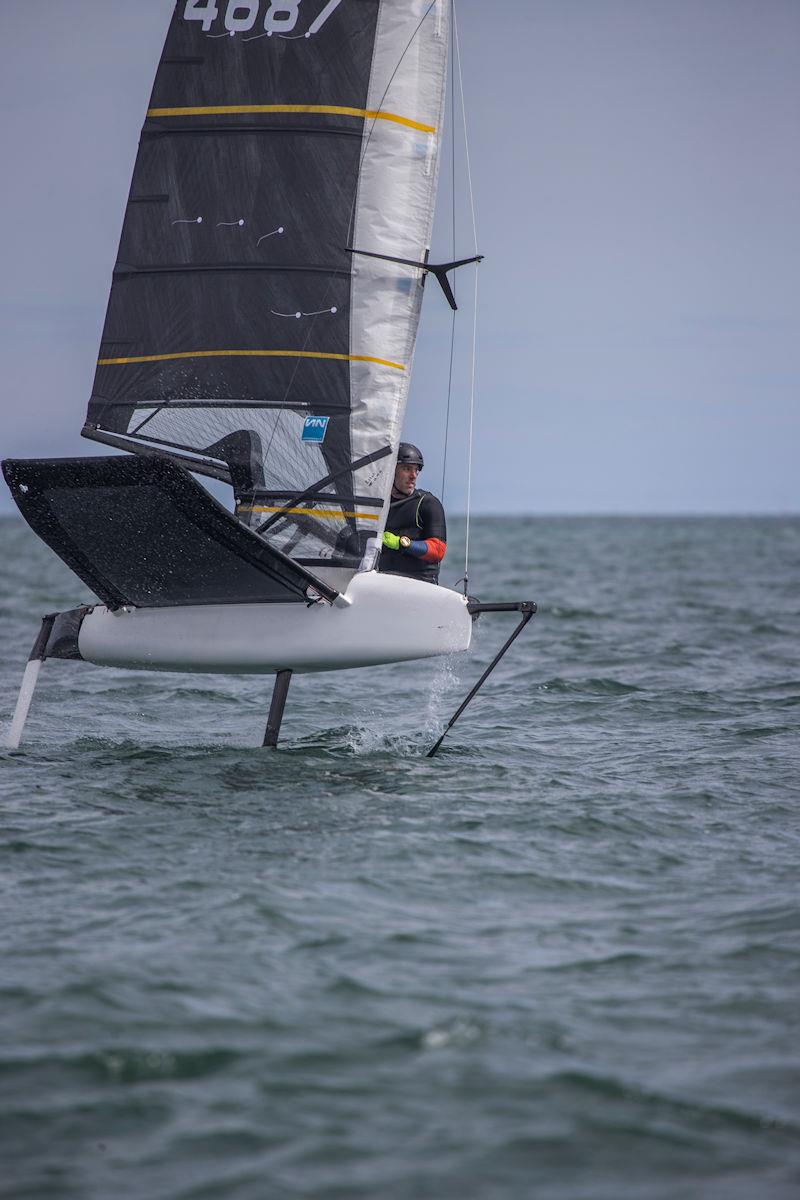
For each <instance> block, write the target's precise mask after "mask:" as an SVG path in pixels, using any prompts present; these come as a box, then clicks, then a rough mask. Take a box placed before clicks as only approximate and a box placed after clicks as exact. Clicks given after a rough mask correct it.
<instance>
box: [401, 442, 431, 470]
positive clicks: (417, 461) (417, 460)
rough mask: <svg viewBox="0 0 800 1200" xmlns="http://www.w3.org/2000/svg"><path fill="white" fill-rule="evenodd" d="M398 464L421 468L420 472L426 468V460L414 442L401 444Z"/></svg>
mask: <svg viewBox="0 0 800 1200" xmlns="http://www.w3.org/2000/svg"><path fill="white" fill-rule="evenodd" d="M397 462H398V465H399V464H401V463H402V464H403V465H404V466H409V467H419V469H420V471H421V470H422V468H423V467H424V466H425V459H424V458H423V457H422V451H421V450H419V449H418V448H417V447H416V446H415V445H414V444H413V442H401V443H400V449H399V450H398V451H397Z"/></svg>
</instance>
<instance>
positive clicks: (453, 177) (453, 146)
mask: <svg viewBox="0 0 800 1200" xmlns="http://www.w3.org/2000/svg"><path fill="white" fill-rule="evenodd" d="M454 4H455V0H451V6H450V7H451V9H452V7H453V5H454ZM454 30H455V25H454V22H453V21H452V20H451V22H450V62H451V67H450V201H451V208H452V213H451V223H452V233H453V254H452V261H453V262H455V259H456V80H455V47H454V42H453V38H454ZM452 289H453V299H455V295H456V279H455V274H454V275H453V283H452ZM455 344H456V310H455V309H453V311H452V312H451V314H450V367H449V369H448V372H447V411H446V412H445V418H444V452H443V454H442V504H444V502H445V481H446V478H447V447H448V441H449V437H450V403H451V400H452V396H453V354H454V351H455Z"/></svg>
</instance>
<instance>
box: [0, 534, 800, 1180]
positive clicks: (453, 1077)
mask: <svg viewBox="0 0 800 1200" xmlns="http://www.w3.org/2000/svg"><path fill="white" fill-rule="evenodd" d="M455 540H457V539H454V541H455ZM0 553H2V562H3V572H2V583H1V584H0V588H1V589H2V591H1V593H0V603H1V608H0V638H1V639H2V688H3V704H2V717H3V719H4V720H7V719H8V717H9V716H10V713H11V710H12V707H13V701H14V698H15V695H16V689H17V687H18V685H19V680H20V678H21V675H22V669H23V666H24V662H25V658H26V657H27V652H28V650H29V648H30V645H31V643H32V641H33V638H34V635H35V632H36V629H37V623H38V616H39V615H40V614H42V613H44V612H46V611H49V610H52V609H54V608H58V607H67V606H72V605H73V604H75V603H76V602H79V601H81V600H82V599H83V598H84V597H85V595H86V593H85V589H84V588H83V586H82V585H81V584H78V583H76V582H75V581H74V580H73V578H72V576H71V575H70V573H69V572H68V571H67V570H66V568H64V567H62V566H61V564H59V562H58V561H57V560H56V559H55V558H54V557H53V556H52V555H51V554H50V552H49V551H48V550H47V549H46V548H45V547H43V546H41V545H40V544H39V543H38V542H37V541H36V540H35V538H34V537H33V535H31V534H29V533H28V532H27V530H26V529H25V528H24V527H23V526H22V525H21V524H19V523H17V522H16V521H14V520H6V521H4V522H0ZM456 553H457V552H456ZM472 561H473V572H472V576H473V580H472V582H473V587H472V590H473V591H474V592H475V593H476V594H478V595H481V596H482V597H483V598H484V599H506V598H526V597H528V596H532V597H533V598H535V599H537V600H538V601H539V604H540V613H539V615H538V616H537V617H536V618H535V620H534V622H533V623H532V624H531V626H529V628H528V630H526V632H525V633H524V634H523V635H522V636H521V637H520V639H519V640H518V642H517V643H516V644H515V646H514V647H513V649H512V650H511V652H510V653H509V655H508V657H507V658H506V659H505V660H504V663H503V665H502V667H501V668H500V669H498V671H497V673H496V674H495V676H493V678H492V681H491V683H490V684H489V685H487V688H486V689H485V691H484V692H483V693H481V695H480V696H479V697H478V699H477V700H476V701H475V702H474V704H473V706H472V707H471V708H470V709H468V710H467V713H466V714H465V715H464V717H463V718H462V719H461V722H460V723H459V724H458V725H457V726H456V728H455V729H454V730H453V732H452V733H451V735H450V737H449V739H448V741H446V742H445V745H444V747H443V749H442V751H441V752H440V757H439V758H437V759H435V760H432V761H427V760H426V759H425V758H424V757H422V752H423V750H424V749H425V748H426V747H427V745H429V744H430V741H431V740H432V739H433V738H435V736H436V734H437V733H438V731H439V729H440V728H441V725H442V722H443V721H444V720H445V719H446V717H447V716H449V715H450V713H451V712H452V711H453V709H454V708H455V707H456V706H457V704H458V702H459V701H460V699H461V697H462V696H463V695H464V694H465V693H466V691H467V690H468V688H469V686H470V685H471V683H472V681H473V680H474V679H475V678H476V677H477V674H478V673H479V671H480V669H481V665H482V664H484V663H486V662H488V660H489V658H490V657H491V655H492V653H493V652H494V649H495V647H497V646H498V645H499V644H500V642H501V641H502V640H503V637H504V636H505V635H506V633H507V632H508V631H510V628H511V622H512V620H513V618H510V617H504V616H497V617H485V618H482V620H481V622H480V623H479V626H478V630H477V646H476V651H475V652H474V653H473V654H471V656H470V657H469V658H467V659H464V660H461V659H456V660H453V661H451V662H445V663H427V664H423V665H404V666H401V667H392V668H381V669H378V670H373V671H371V672H346V673H341V674H337V675H331V676H327V677H316V678H315V677H304V678H303V677H300V678H295V680H294V681H293V683H292V689H291V692H290V697H289V706H288V708H287V716H286V719H285V722H284V729H283V741H282V745H281V748H280V749H279V750H278V751H277V752H270V751H262V750H261V749H259V748H257V747H258V744H259V743H260V740H261V736H262V733H263V726H264V721H265V717H266V710H267V706H268V698H269V689H270V681H268V680H264V679H254V678H234V679H226V678H221V677H210V676H194V677H192V676H178V675H175V676H171V675H162V676H158V675H146V674H137V673H133V672H112V671H108V670H102V669H97V668H93V667H90V666H88V665H86V664H72V663H63V662H48V663H46V664H45V667H44V670H43V672H42V675H41V679H40V683H39V689H38V691H37V694H36V697H35V699H34V705H33V709H32V712H31V716H30V719H29V723H28V727H27V730H26V740H25V741H24V743H23V746H22V749H21V750H20V751H19V752H17V753H14V754H8V753H5V754H3V755H2V756H0V784H1V785H2V789H3V793H2V795H3V800H2V809H0V812H2V820H3V825H4V832H3V836H2V843H1V844H0V853H1V854H2V881H3V893H4V894H3V901H2V906H3V921H2V935H1V936H2V974H1V976H0V1005H1V1006H2V1020H3V1030H4V1036H3V1041H2V1049H0V1100H1V1101H2V1108H3V1113H4V1115H3V1120H2V1126H1V1127H0V1130H1V1131H0V1138H1V1139H2V1143H3V1154H2V1158H3V1161H4V1167H3V1171H2V1181H0V1194H2V1195H3V1196H9V1197H14V1198H15V1200H16V1198H18V1197H26V1198H34V1197H35V1198H38V1197H48V1198H49V1197H58V1198H59V1200H60V1198H62V1197H63V1198H65V1200H66V1198H70V1200H71V1198H72V1197H75V1198H76V1200H77V1198H80V1200H107V1198H108V1197H112V1196H113V1197H114V1198H115V1200H127V1198H135V1200H140V1198H142V1200H144V1198H147V1200H178V1198H180V1200H189V1198H192V1200H201V1198H208V1200H218V1198H222V1200H264V1198H268V1200H272V1198H281V1200H282V1198H283V1197H314V1198H315V1200H316V1198H324V1200H329V1198H330V1200H333V1198H341V1200H345V1198H346V1200H350V1198H359V1197H370V1198H372V1197H380V1198H381V1200H383V1198H387V1200H417V1198H431V1200H434V1198H435V1200H449V1198H451V1197H452V1198H456V1197H458V1198H462V1197H469V1198H476V1200H519V1198H523V1197H525V1198H527V1197H535V1198H536V1200H582V1198H587V1200H620V1198H622V1197H631V1198H636V1200H680V1198H682V1197H703V1200H706V1198H709V1200H739V1198H741V1200H752V1198H754V1197H757V1198H759V1200H763V1198H777V1197H781V1198H783V1197H792V1198H794V1197H795V1196H797V1195H798V1194H799V1193H800V1082H799V1081H800V1075H798V1065H799V1063H798V1060H799V1059H800V1041H799V1040H798V1024H799V1023H800V1022H798V1014H800V938H798V847H799V841H800V839H799V838H798V807H799V806H800V786H799V776H798V760H799V759H800V755H799V754H798V725H799V724H800V721H799V720H798V718H800V638H799V637H798V635H799V634H800V615H798V610H799V608H800V605H799V604H798V599H799V597H800V519H797V518H786V519H781V518H775V519H727V520H726V519H719V520H717V519H694V520H692V519H599V518H598V519H566V518H565V519H538V520H537V519H518V520H514V521H499V520H498V521H494V520H488V519H487V520H482V521H478V522H477V523H476V525H475V537H474V542H473V547H472ZM456 568H457V563H456V564H455V565H454V566H453V568H452V569H451V570H450V571H449V577H450V578H451V579H455V577H456V575H457V574H459V573H460V572H458V571H457V569H456Z"/></svg>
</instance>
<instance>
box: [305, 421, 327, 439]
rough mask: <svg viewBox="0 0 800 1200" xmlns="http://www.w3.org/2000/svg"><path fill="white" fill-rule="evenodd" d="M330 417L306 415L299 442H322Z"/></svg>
mask: <svg viewBox="0 0 800 1200" xmlns="http://www.w3.org/2000/svg"><path fill="white" fill-rule="evenodd" d="M329 420H330V417H306V419H305V421H304V422H303V432H302V434H301V437H300V441H301V442H324V441H325V434H326V433H327V432H328V421H329Z"/></svg>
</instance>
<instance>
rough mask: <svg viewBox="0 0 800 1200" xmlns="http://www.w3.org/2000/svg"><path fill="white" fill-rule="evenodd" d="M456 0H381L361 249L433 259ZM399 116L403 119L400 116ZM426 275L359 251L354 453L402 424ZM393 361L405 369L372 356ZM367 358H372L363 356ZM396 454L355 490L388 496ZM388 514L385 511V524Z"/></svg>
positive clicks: (394, 435) (360, 206) (353, 338)
mask: <svg viewBox="0 0 800 1200" xmlns="http://www.w3.org/2000/svg"><path fill="white" fill-rule="evenodd" d="M448 37H449V2H448V0H433V3H431V0H407V2H404V3H397V2H396V0H382V2H381V5H380V9H379V12H378V24H377V30H376V35H375V49H374V54H373V61H372V70H371V74H370V81H369V90H368V97H367V109H368V110H369V111H371V112H375V113H380V114H386V115H387V116H386V119H382V118H381V117H375V118H373V119H371V120H370V121H368V122H367V123H365V127H364V135H363V148H362V157H361V169H360V174H359V182H358V193H357V197H356V206H355V213H354V220H353V242H352V245H353V247H354V248H355V249H356V250H362V251H367V252H369V253H372V254H385V255H389V256H391V257H394V258H409V259H413V260H414V261H415V262H422V261H424V260H425V258H426V255H427V251H428V248H429V246H430V241H431V234H432V228H433V213H434V205H435V202H436V185H437V177H438V168H439V149H440V145H441V138H442V126H443V121H444V107H445V81H446V71H447V46H448ZM392 118H398V119H392ZM423 280H424V273H423V272H422V271H420V270H418V269H417V268H414V267H407V266H403V265H401V264H399V263H391V262H386V261H382V260H379V259H374V258H367V257H364V256H363V255H360V254H355V255H354V256H353V271H352V279H351V313H350V345H351V353H352V354H353V355H354V356H355V357H357V358H358V359H361V360H362V361H355V362H351V365H350V393H351V439H352V447H353V457H354V458H355V459H357V458H359V457H360V456H361V455H362V454H367V453H369V451H370V450H372V449H374V448H375V446H376V445H379V444H381V442H382V441H383V442H386V441H388V442H390V443H391V444H392V446H393V448H394V450H395V452H396V449H397V445H398V443H399V440H400V435H401V432H402V425H403V417H404V413H405V406H406V400H407V397H408V388H409V383H410V378H411V367H412V362H413V357H414V347H415V343H416V337H417V327H418V324H419V315H420V306H421V304H422V287H423ZM374 359H380V360H384V361H386V360H388V361H391V362H394V363H398V364H401V365H402V368H403V369H402V370H397V369H394V370H392V369H387V368H385V367H382V366H379V365H377V364H376V363H374V362H372V361H369V360H374ZM364 360H367V361H364ZM395 461H396V453H395V454H393V455H392V456H391V457H389V458H386V459H383V460H381V461H380V462H378V463H374V464H371V465H370V466H369V467H367V468H364V469H363V470H362V471H361V472H357V473H356V480H357V484H356V488H357V490H359V491H367V492H371V493H373V494H377V495H379V496H381V497H382V498H383V499H384V500H385V501H388V497H389V493H390V491H391V484H392V478H393V475H394V465H395ZM387 512H388V503H385V504H384V507H383V509H382V510H381V517H380V523H379V532H380V531H382V529H383V525H384V522H385V519H386V515H387Z"/></svg>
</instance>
